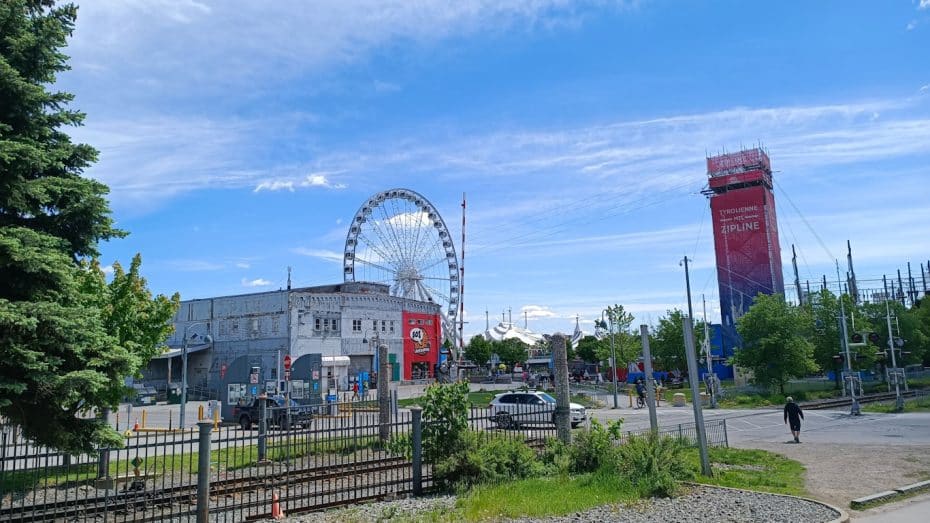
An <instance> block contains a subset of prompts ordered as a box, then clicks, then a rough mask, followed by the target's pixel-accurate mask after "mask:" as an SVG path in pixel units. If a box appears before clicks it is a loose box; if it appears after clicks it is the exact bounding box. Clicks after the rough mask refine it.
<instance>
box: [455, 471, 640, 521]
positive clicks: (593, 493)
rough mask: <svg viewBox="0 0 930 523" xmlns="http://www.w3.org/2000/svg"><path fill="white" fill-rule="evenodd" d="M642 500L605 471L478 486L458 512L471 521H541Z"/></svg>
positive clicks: (460, 504) (626, 485) (628, 485)
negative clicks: (609, 504)
mask: <svg viewBox="0 0 930 523" xmlns="http://www.w3.org/2000/svg"><path fill="white" fill-rule="evenodd" d="M639 498H640V494H639V492H638V490H637V489H636V488H635V487H634V486H633V485H632V484H631V483H630V482H629V481H627V480H625V479H622V478H621V477H619V476H617V475H616V474H610V473H603V472H602V473H593V474H584V475H581V476H575V477H547V478H533V479H525V480H521V481H515V482H513V483H505V484H501V485H492V486H481V487H476V488H474V489H472V490H471V491H470V492H469V493H468V494H467V495H466V496H464V497H463V498H462V499H461V500H460V501H459V505H458V510H459V511H460V515H461V516H462V517H463V518H464V519H466V520H468V521H477V520H483V519H492V520H500V519H503V518H519V517H529V518H541V517H545V516H559V515H565V514H571V513H573V512H580V511H584V510H588V509H590V508H593V507H596V506H598V505H605V504H608V503H627V502H631V501H635V500H637V499H639Z"/></svg>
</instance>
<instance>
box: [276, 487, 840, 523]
mask: <svg viewBox="0 0 930 523" xmlns="http://www.w3.org/2000/svg"><path fill="white" fill-rule="evenodd" d="M454 505H455V498H454V497H452V496H442V497H432V498H419V499H403V500H397V501H390V502H379V503H371V504H368V505H359V506H355V507H351V508H347V509H340V510H332V511H328V512H323V513H315V514H307V515H304V516H296V517H290V518H288V520H287V521H289V522H290V523H310V522H311V521H312V522H318V521H319V522H337V521H338V522H341V523H350V522H368V521H387V520H389V519H393V518H396V517H398V516H402V517H403V520H407V521H416V519H417V518H416V514H417V513H418V512H419V513H422V512H426V511H431V510H437V509H445V510H451V509H452V507H453V506H454ZM839 515H840V514H839V513H838V512H836V511H835V510H833V509H831V508H829V507H827V506H825V505H821V504H820V503H815V502H812V501H807V500H803V499H799V498H792V497H786V496H778V495H775V494H763V493H757V492H746V491H739V490H731V489H723V488H716V487H708V486H689V487H685V489H684V491H683V493H682V494H681V495H680V496H677V497H674V498H660V499H651V500H646V501H642V502H639V503H636V504H634V505H631V506H623V505H603V506H600V507H595V508H593V509H590V510H587V511H585V512H578V513H573V514H569V515H565V516H557V517H549V518H542V519H541V518H521V519H516V520H510V521H515V522H519V523H529V522H539V521H544V522H549V523H585V522H591V523H606V522H623V523H640V522H642V523H646V522H665V523H678V522H681V523H685V522H688V523H692V522H727V523H750V522H773V523H779V522H785V523H795V522H797V521H805V522H809V523H820V522H822V523H826V522H828V521H832V520H834V519H835V518H837V517H839ZM450 516H451V514H450Z"/></svg>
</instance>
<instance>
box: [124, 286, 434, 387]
mask: <svg viewBox="0 0 930 523" xmlns="http://www.w3.org/2000/svg"><path fill="white" fill-rule="evenodd" d="M404 313H413V314H426V315H432V316H437V317H438V315H439V314H440V306H439V305H438V304H435V303H429V302H420V301H415V300H410V299H406V298H401V297H397V296H391V295H390V288H389V286H388V285H384V284H378V283H366V282H346V283H339V284H334V285H322V286H316V287H304V288H295V289H281V290H276V291H269V292H258V293H252V294H240V295H234V296H221V297H216V298H205V299H197V300H187V301H183V302H182V303H181V306H180V308H179V309H178V312H177V314H176V315H175V317H174V320H173V323H174V328H175V330H174V333H173V334H172V335H171V337H170V338H169V339H168V341H167V344H168V347H169V350H167V351H166V352H165V353H164V354H162V355H160V356H158V357H157V358H155V359H153V360H152V361H151V363H150V364H149V365H148V367H147V368H146V369H144V371H143V380H142V381H143V382H144V383H145V384H146V385H151V386H154V387H156V388H157V389H161V390H164V389H166V388H168V386H169V385H171V384H173V386H179V385H180V382H181V360H182V357H181V355H182V350H183V347H184V337H185V335H186V337H187V353H188V377H187V379H188V384H189V387H188V390H189V391H197V390H205V391H210V392H211V393H212V395H214V397H219V398H220V399H222V400H224V403H229V404H231V403H233V402H234V401H236V399H237V398H236V396H237V395H238V394H239V393H238V392H236V393H233V392H229V391H232V390H233V389H234V386H233V384H234V383H249V379H250V378H251V379H252V382H251V384H250V385H249V387H248V392H243V393H254V392H255V390H256V387H255V386H254V385H256V383H255V382H256V381H257V385H258V388H260V389H262V390H265V391H269V392H271V391H275V390H283V389H284V387H283V383H282V381H283V379H284V375H283V371H282V369H283V358H284V356H285V355H290V358H291V360H292V361H300V359H301V358H302V357H304V356H307V355H319V356H318V359H316V360H314V361H318V362H319V363H314V366H315V367H316V368H314V372H313V378H314V380H316V379H318V380H319V381H318V383H315V384H314V385H313V387H309V385H308V390H307V391H306V392H305V394H307V395H312V396H313V398H314V399H315V400H317V401H318V400H319V398H320V395H321V394H326V393H327V392H329V391H332V390H333V389H336V390H338V391H344V390H347V389H348V388H349V387H350V381H351V379H354V377H355V376H356V375H357V374H358V373H359V372H370V371H371V370H373V365H374V363H375V353H376V347H377V344H378V343H380V344H386V345H387V346H388V348H389V349H388V351H389V354H390V361H391V363H392V364H393V365H392V367H393V372H392V374H393V375H392V379H393V380H398V379H400V376H401V375H402V374H401V372H400V370H401V369H402V368H404V365H405V362H404V361H403V359H404V333H405V329H404V327H403V325H402V319H403V317H404ZM208 335H209V337H208ZM244 360H247V362H248V367H249V369H250V370H249V371H246V372H253V373H254V372H255V368H256V367H258V373H259V376H258V379H257V380H256V379H255V378H254V377H251V376H248V375H239V374H241V373H242V372H243V371H242V365H240V364H236V362H237V361H238V362H242V361H244ZM317 370H319V372H318V373H317V372H316V371H317ZM301 383H303V379H301ZM308 383H309V381H308ZM243 387H245V385H243ZM243 391H245V389H243ZM301 394H302V393H298V396H300V395H301Z"/></svg>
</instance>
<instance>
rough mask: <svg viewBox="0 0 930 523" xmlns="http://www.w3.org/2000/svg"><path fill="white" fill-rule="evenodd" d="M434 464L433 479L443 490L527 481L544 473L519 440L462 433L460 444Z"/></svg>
mask: <svg viewBox="0 0 930 523" xmlns="http://www.w3.org/2000/svg"><path fill="white" fill-rule="evenodd" d="M448 451H449V452H448V453H447V454H446V455H445V456H444V457H442V458H441V459H439V460H438V461H437V462H436V465H435V467H434V468H433V477H434V479H435V480H436V483H437V484H438V485H439V486H440V488H443V489H445V490H462V489H467V488H469V487H472V486H475V485H480V484H487V483H499V482H502V481H509V480H515V479H524V478H530V477H534V476H537V475H539V474H540V473H541V472H542V471H543V464H542V462H540V461H539V460H538V459H537V457H536V452H535V451H534V450H533V449H531V448H530V447H528V446H527V445H526V444H525V443H523V442H522V441H518V440H514V439H510V438H506V437H501V436H490V437H487V438H482V437H479V436H478V435H477V434H475V433H473V432H465V433H463V435H462V437H461V439H460V441H459V444H458V446H457V447H455V448H450V449H448Z"/></svg>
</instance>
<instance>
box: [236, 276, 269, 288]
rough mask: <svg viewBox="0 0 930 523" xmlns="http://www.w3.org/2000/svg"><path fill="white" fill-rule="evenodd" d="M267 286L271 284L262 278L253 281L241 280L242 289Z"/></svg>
mask: <svg viewBox="0 0 930 523" xmlns="http://www.w3.org/2000/svg"><path fill="white" fill-rule="evenodd" d="M269 285H271V282H270V281H269V280H266V279H263V278H256V279H254V280H249V279H246V278H242V286H243V287H267V286H269Z"/></svg>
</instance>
